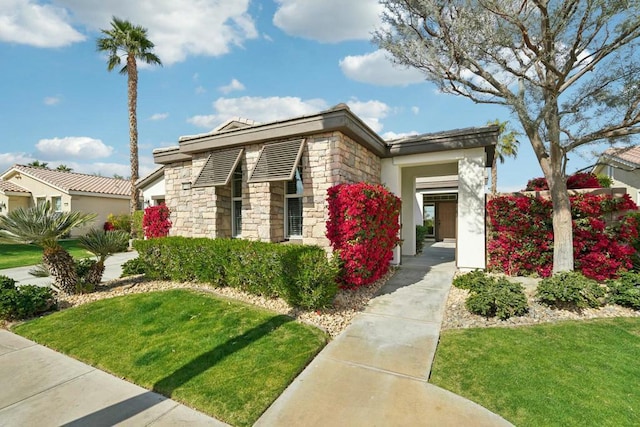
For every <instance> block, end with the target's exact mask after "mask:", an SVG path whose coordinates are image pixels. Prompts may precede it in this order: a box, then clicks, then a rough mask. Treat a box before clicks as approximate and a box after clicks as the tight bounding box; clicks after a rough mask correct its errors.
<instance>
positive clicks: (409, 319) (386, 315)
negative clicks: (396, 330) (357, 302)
mask: <svg viewBox="0 0 640 427" xmlns="http://www.w3.org/2000/svg"><path fill="white" fill-rule="evenodd" d="M362 314H363V315H367V316H375V317H383V318H387V319H400V320H408V321H411V322H416V323H424V324H427V325H440V324H441V323H442V321H439V322H438V321H428V320H420V319H416V318H413V317H402V316H393V315H391V314H383V313H376V312H373V311H363V312H362Z"/></svg>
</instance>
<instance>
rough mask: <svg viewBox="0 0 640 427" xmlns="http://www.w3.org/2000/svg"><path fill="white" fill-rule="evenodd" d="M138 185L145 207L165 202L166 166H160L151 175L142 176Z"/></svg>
mask: <svg viewBox="0 0 640 427" xmlns="http://www.w3.org/2000/svg"><path fill="white" fill-rule="evenodd" d="M136 187H137V188H138V190H140V193H141V197H142V203H143V205H142V206H143V208H148V207H149V206H157V205H161V204H163V203H164V198H165V196H164V194H165V190H164V166H160V167H159V168H156V169H155V170H154V171H153V172H151V173H150V174H149V175H147V176H145V177H144V178H140V179H139V180H138V182H137V183H136Z"/></svg>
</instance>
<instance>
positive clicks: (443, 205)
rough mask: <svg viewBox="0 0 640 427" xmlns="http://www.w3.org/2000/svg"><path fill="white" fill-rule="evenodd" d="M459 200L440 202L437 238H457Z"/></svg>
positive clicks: (437, 214)
mask: <svg viewBox="0 0 640 427" xmlns="http://www.w3.org/2000/svg"><path fill="white" fill-rule="evenodd" d="M457 207H458V203H457V202H439V203H438V204H437V206H436V240H438V241H443V240H445V239H446V240H455V239H456V217H457V216H458V215H457V210H458V209H457Z"/></svg>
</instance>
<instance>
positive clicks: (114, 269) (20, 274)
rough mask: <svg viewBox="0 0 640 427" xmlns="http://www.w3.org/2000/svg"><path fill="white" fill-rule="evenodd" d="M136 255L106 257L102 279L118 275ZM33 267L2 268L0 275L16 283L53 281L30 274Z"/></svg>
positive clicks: (125, 253)
mask: <svg viewBox="0 0 640 427" xmlns="http://www.w3.org/2000/svg"><path fill="white" fill-rule="evenodd" d="M137 256H138V253H137V252H136V251H131V252H121V253H117V254H114V255H112V256H110V257H109V258H107V260H106V261H105V262H104V274H103V275H102V281H103V282H106V281H108V280H113V279H117V278H118V277H120V273H122V264H123V263H124V262H125V261H128V260H130V259H132V258H136V257H137ZM33 267H34V266H33V265H30V266H27V267H15V268H6V269H4V270H0V275H3V276H8V277H11V278H12V279H13V280H15V281H16V282H17V284H18V285H38V286H49V285H50V284H51V283H52V282H53V280H51V277H33V276H32V275H30V274H29V270H31V269H32V268H33Z"/></svg>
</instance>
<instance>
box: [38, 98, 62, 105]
mask: <svg viewBox="0 0 640 427" xmlns="http://www.w3.org/2000/svg"><path fill="white" fill-rule="evenodd" d="M42 102H43V103H44V105H49V106H52V105H57V104H59V103H60V97H58V96H47V97H45V98H44V100H43V101H42Z"/></svg>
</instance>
